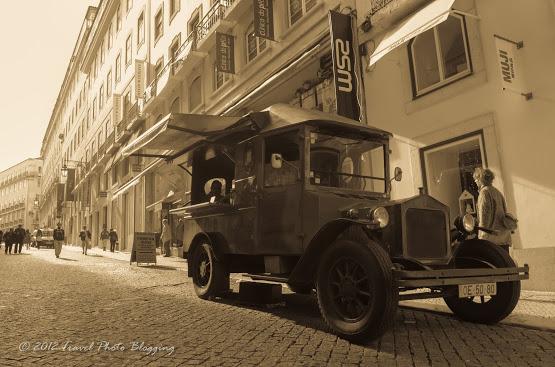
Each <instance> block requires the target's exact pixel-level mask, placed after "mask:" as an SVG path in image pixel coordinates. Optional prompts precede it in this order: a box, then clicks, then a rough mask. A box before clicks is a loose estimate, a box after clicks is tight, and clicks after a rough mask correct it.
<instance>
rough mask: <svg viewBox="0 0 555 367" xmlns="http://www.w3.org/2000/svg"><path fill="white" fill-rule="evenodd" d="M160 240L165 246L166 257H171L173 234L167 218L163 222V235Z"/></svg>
mask: <svg viewBox="0 0 555 367" xmlns="http://www.w3.org/2000/svg"><path fill="white" fill-rule="evenodd" d="M160 239H161V240H162V244H163V245H164V253H165V254H164V257H169V256H170V243H171V240H172V234H171V229H170V226H169V225H168V220H167V219H165V218H164V219H163V220H162V234H161V235H160Z"/></svg>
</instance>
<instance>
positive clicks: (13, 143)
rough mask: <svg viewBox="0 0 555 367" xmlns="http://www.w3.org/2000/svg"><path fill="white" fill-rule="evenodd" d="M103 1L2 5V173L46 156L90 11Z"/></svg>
mask: <svg viewBox="0 0 555 367" xmlns="http://www.w3.org/2000/svg"><path fill="white" fill-rule="evenodd" d="M98 2H99V1H98V0H31V1H10V0H0V81H1V88H0V127H1V128H0V172H1V171H3V170H5V169H7V168H9V167H11V166H13V165H15V164H17V163H19V162H21V161H23V160H25V159H27V158H36V157H39V156H40V148H41V144H42V138H43V135H44V132H45V131H46V127H47V126H48V122H49V119H50V115H51V114H52V109H53V108H54V104H55V103H56V98H57V96H58V92H59V90H60V87H61V85H62V81H63V79H64V75H65V72H66V68H67V65H68V62H69V58H70V56H71V53H72V51H73V47H74V46H75V42H76V41H77V37H78V35H79V31H80V29H81V24H82V22H83V19H84V18H85V14H86V11H87V8H88V6H91V5H92V6H97V5H98Z"/></svg>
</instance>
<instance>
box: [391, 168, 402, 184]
mask: <svg viewBox="0 0 555 367" xmlns="http://www.w3.org/2000/svg"><path fill="white" fill-rule="evenodd" d="M393 178H394V179H395V181H401V180H402V179H403V170H402V169H401V167H395V171H394V172H393Z"/></svg>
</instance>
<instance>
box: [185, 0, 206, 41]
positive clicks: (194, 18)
mask: <svg viewBox="0 0 555 367" xmlns="http://www.w3.org/2000/svg"><path fill="white" fill-rule="evenodd" d="M201 11H202V7H201V6H199V7H198V8H196V9H195V11H194V12H193V14H192V15H191V18H190V19H189V21H188V22H187V33H188V35H190V34H191V33H194V35H193V42H192V47H193V49H194V48H196V45H197V33H196V29H197V26H198V24H199V23H200V16H201Z"/></svg>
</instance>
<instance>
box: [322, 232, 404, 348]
mask: <svg viewBox="0 0 555 367" xmlns="http://www.w3.org/2000/svg"><path fill="white" fill-rule="evenodd" d="M392 268H393V264H392V263H391V260H390V258H389V256H388V254H387V253H386V252H385V251H384V250H383V249H382V248H381V247H380V246H379V245H378V244H377V243H376V242H374V241H372V240H369V239H368V238H366V241H365V242H361V241H357V242H355V241H353V240H350V239H338V240H336V241H335V242H334V243H333V244H332V245H331V246H330V247H329V248H328V249H327V250H326V251H325V252H324V254H323V255H322V258H321V261H320V264H319V265H318V272H317V275H316V293H317V296H318V306H319V308H320V312H321V314H322V317H323V318H324V320H325V321H326V323H327V324H328V326H329V327H330V328H331V329H332V330H333V331H334V332H335V333H337V334H338V335H339V336H341V337H342V338H345V339H347V340H350V341H353V342H363V341H366V340H370V339H376V338H379V337H380V336H382V335H383V334H384V333H385V332H386V331H387V330H388V329H389V328H390V327H391V326H392V325H393V322H394V319H395V316H396V313H397V303H398V298H399V292H398V288H397V285H396V284H395V282H394V281H393V276H392Z"/></svg>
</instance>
